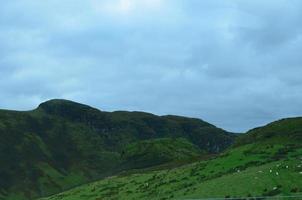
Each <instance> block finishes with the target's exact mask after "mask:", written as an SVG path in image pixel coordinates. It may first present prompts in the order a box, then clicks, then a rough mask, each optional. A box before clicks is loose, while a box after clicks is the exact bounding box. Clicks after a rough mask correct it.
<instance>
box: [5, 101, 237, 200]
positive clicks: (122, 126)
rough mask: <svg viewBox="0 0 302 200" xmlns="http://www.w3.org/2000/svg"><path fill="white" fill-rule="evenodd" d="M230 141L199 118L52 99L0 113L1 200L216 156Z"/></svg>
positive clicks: (52, 192) (31, 197)
mask: <svg viewBox="0 0 302 200" xmlns="http://www.w3.org/2000/svg"><path fill="white" fill-rule="evenodd" d="M235 138H236V135H234V134H232V133H228V132H226V131H224V130H222V129H219V128H217V127H215V126H214V125H211V124H209V123H207V122H204V121H202V120H199V119H192V118H186V117H178V116H156V115H153V114H149V113H143V112H125V111H119V112H103V111H100V110H98V109H95V108H92V107H90V106H87V105H83V104H79V103H75V102H72V101H67V100H51V101H47V102H45V103H42V104H41V105H40V106H39V107H38V108H37V109H35V110H32V111H27V112H18V111H8V110H0V177H1V178H0V199H5V200H9V199H14V200H19V199H20V200H21V199H34V198H36V197H39V196H45V195H49V194H54V193H58V192H60V191H63V190H66V189H68V188H71V187H74V186H76V185H80V184H83V183H86V182H90V181H92V180H96V179H100V178H102V177H105V176H109V175H114V174H116V173H117V172H119V171H121V170H130V169H136V168H144V167H151V166H154V165H158V164H164V163H166V162H173V161H180V160H191V159H193V158H195V157H198V156H199V155H205V154H216V153H220V152H222V151H223V150H225V149H226V148H228V147H229V146H230V145H232V144H233V142H234V140H235Z"/></svg>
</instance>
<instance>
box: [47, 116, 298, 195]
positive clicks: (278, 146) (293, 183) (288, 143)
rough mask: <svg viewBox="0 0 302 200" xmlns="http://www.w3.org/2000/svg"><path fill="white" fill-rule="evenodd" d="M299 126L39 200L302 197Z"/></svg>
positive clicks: (264, 130) (281, 126) (289, 123)
mask: <svg viewBox="0 0 302 200" xmlns="http://www.w3.org/2000/svg"><path fill="white" fill-rule="evenodd" d="M301 126H302V123H301V121H300V118H295V119H285V120H281V121H277V122H274V123H271V124H269V125H267V126H264V127H260V128H257V129H254V130H251V131H249V132H248V133H247V134H245V135H243V136H241V137H240V139H239V140H238V142H237V145H236V146H235V147H233V148H232V149H229V150H227V151H226V152H224V153H222V154H220V155H219V156H217V157H216V158H212V159H210V160H206V161H200V162H196V163H194V164H190V165H186V166H182V167H179V168H174V169H168V170H160V171H149V172H145V171H142V173H136V174H132V175H128V176H117V177H112V178H108V179H104V180H101V181H97V182H94V183H91V184H88V185H83V186H81V187H78V188H75V189H73V190H70V191H66V192H64V193H61V194H58V195H54V196H52V197H49V198H45V199H43V200H59V199H60V200H77V199H81V200H95V199H102V200H111V199H125V200H127V199H131V200H135V199H182V198H183V199H198V198H213V197H217V198H222V199H224V198H229V197H238V198H243V199H245V198H244V197H263V196H278V195H283V196H297V197H300V198H302V195H301V192H302V143H301V139H300V138H301V135H302V132H301ZM255 135H257V136H255ZM293 138H294V139H293ZM254 199H264V198H254ZM289 199H292V198H289Z"/></svg>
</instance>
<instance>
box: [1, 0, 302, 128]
mask: <svg viewBox="0 0 302 200" xmlns="http://www.w3.org/2000/svg"><path fill="white" fill-rule="evenodd" d="M132 1H133V0H132ZM96 2H97V3H102V2H105V1H104V0H98V1H97V0H96V1H93V0H90V1H86V2H83V1H76V2H75V1H71V0H64V1H59V0H54V1H45V2H37V1H34V0H25V1H22V2H20V1H17V0H12V1H9V2H5V3H3V6H1V8H0V44H1V46H0V74H1V78H0V90H1V93H0V98H1V99H2V101H1V102H0V106H1V107H2V108H10V109H21V110H26V109H32V108H34V107H36V106H37V104H38V103H40V102H41V101H44V100H47V99H50V98H68V99H71V100H75V101H80V102H83V103H87V104H90V105H93V106H96V107H98V108H100V109H102V110H109V111H111V110H143V111H149V112H154V113H156V114H180V115H186V116H193V117H199V118H202V119H205V120H208V121H210V122H211V123H214V124H216V125H218V126H220V127H222V128H226V129H227V130H232V131H246V130H248V129H250V128H253V127H255V126H259V125H263V124H265V123H267V122H270V121H272V120H276V119H279V118H283V117H289V116H297V115H302V110H300V109H299V108H301V104H302V103H301V102H302V101H301V99H302V95H301V94H302V91H301V88H302V81H301V79H300V75H301V74H302V68H301V65H302V60H301V56H300V52H301V50H302V39H301V38H302V29H301V26H300V25H299V22H300V21H301V20H300V19H301V17H302V15H301V13H302V12H301V8H302V7H301V2H300V1H296V0H293V1H290V2H289V1H283V0H277V1H272V0H269V1H265V2H263V1H254V0H253V1H252V0H251V1H239V0H238V1H227V0H217V1H212V0H211V1H210V0H209V1H199V0H188V1H181V0H177V1H170V0H163V2H165V3H164V4H163V8H161V9H158V10H150V11H148V9H147V8H140V9H136V10H133V11H132V12H130V13H128V16H125V15H120V14H117V13H110V14H108V13H109V10H108V12H107V11H106V10H104V9H105V8H102V9H101V10H98V9H96V8H95V3H96ZM108 2H117V0H115V1H108ZM133 2H134V1H133ZM143 9H145V11H144V12H143V11H142V10H143Z"/></svg>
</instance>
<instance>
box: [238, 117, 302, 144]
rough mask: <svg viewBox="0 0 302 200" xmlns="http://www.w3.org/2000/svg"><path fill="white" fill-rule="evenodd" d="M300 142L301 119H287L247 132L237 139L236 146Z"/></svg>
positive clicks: (301, 135) (301, 134) (301, 132)
mask: <svg viewBox="0 0 302 200" xmlns="http://www.w3.org/2000/svg"><path fill="white" fill-rule="evenodd" d="M271 140H272V142H275V143H276V142H277V141H280V142H281V143H285V142H288V143H297V142H302V117H296V118H287V119H282V120H279V121H276V122H272V123H270V124H268V125H266V126H263V127H259V128H255V129H252V130H250V131H248V132H247V133H246V134H243V135H241V136H240V137H238V138H237V141H236V144H235V145H237V146H239V145H243V144H250V143H255V142H260V141H271Z"/></svg>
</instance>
